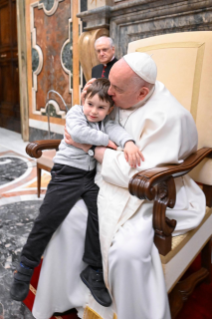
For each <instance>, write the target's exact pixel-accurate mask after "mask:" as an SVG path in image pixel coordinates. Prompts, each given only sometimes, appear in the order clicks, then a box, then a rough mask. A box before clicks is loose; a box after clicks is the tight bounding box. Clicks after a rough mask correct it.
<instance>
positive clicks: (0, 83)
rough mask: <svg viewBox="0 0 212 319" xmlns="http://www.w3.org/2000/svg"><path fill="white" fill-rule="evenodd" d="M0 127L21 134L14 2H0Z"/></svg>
mask: <svg viewBox="0 0 212 319" xmlns="http://www.w3.org/2000/svg"><path fill="white" fill-rule="evenodd" d="M0 127H3V128H6V129H9V130H12V131H15V132H19V133H20V132H21V116H20V102H19V71H18V48H17V20H16V0H0Z"/></svg>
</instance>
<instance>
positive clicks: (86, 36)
mask: <svg viewBox="0 0 212 319" xmlns="http://www.w3.org/2000/svg"><path fill="white" fill-rule="evenodd" d="M102 36H109V31H108V29H106V28H101V29H96V30H91V31H88V32H83V33H82V34H81V35H80V37H79V42H78V49H79V60H80V63H81V65H82V69H83V73H84V76H85V79H86V81H88V80H90V79H91V70H92V68H93V67H94V66H95V65H97V64H99V61H98V60H97V57H96V53H95V49H94V43H95V41H96V39H98V38H100V37H102Z"/></svg>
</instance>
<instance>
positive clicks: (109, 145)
mask: <svg viewBox="0 0 212 319" xmlns="http://www.w3.org/2000/svg"><path fill="white" fill-rule="evenodd" d="M107 147H110V148H112V149H114V150H117V145H116V144H115V143H113V142H112V141H111V140H109V142H108V145H107Z"/></svg>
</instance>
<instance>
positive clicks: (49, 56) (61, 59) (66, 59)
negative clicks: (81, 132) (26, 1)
mask: <svg viewBox="0 0 212 319" xmlns="http://www.w3.org/2000/svg"><path fill="white" fill-rule="evenodd" d="M42 2H43V4H44V6H45V5H47V7H45V8H46V10H48V11H50V10H51V9H52V8H53V5H54V2H52V3H47V4H46V3H45V2H44V1H42ZM48 5H49V6H50V5H51V7H48ZM32 8H33V15H34V26H33V30H32V32H34V28H35V32H36V35H35V38H36V44H35V47H34V51H36V48H37V46H38V47H39V48H40V50H41V51H42V55H43V67H42V70H41V71H40V73H39V74H37V79H36V81H37V87H36V83H33V86H34V89H35V91H36V100H35V101H36V106H35V111H40V110H41V109H43V108H44V109H45V106H46V98H47V92H48V91H49V90H52V89H53V90H55V91H56V92H58V93H59V94H60V95H61V96H62V97H63V99H64V100H65V103H66V104H68V106H69V108H70V106H71V105H72V72H73V71H72V54H71V47H72V22H71V0H65V1H62V2H58V8H57V10H56V11H55V12H54V13H53V14H52V15H47V14H46V12H45V9H44V8H40V7H39V6H36V7H34V6H32ZM67 47H68V49H67ZM33 56H35V54H34V55H33ZM38 59H42V57H41V56H40V55H39V52H38V53H37V56H35V58H34V59H33V60H32V61H33V66H34V65H35V64H36V63H37V64H39V62H38V61H37V60H38ZM63 64H64V65H63ZM69 71H70V72H69ZM34 72H35V71H34ZM36 89H37V90H36ZM50 98H51V99H53V100H55V101H56V102H57V104H58V105H59V108H60V110H63V111H65V107H64V104H63V102H62V101H61V99H60V98H59V96H58V95H56V94H54V93H51V95H50ZM52 116H54V115H52ZM55 117H57V116H56V115H55Z"/></svg>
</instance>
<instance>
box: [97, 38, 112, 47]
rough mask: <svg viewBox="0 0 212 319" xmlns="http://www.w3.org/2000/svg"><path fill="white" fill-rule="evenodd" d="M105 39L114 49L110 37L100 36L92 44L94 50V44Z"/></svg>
mask: <svg viewBox="0 0 212 319" xmlns="http://www.w3.org/2000/svg"><path fill="white" fill-rule="evenodd" d="M105 39H107V40H108V41H109V44H110V47H111V48H112V47H114V43H113V39H111V38H110V37H106V36H102V37H100V38H98V39H96V41H95V42H94V48H96V44H97V43H98V42H100V41H102V40H105Z"/></svg>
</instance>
